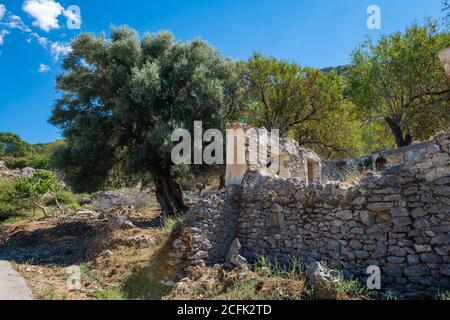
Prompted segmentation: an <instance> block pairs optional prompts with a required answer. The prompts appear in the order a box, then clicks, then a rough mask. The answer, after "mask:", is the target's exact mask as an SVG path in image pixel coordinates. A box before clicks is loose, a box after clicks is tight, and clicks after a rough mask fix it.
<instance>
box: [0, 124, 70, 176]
mask: <svg viewBox="0 0 450 320" xmlns="http://www.w3.org/2000/svg"><path fill="white" fill-rule="evenodd" d="M63 145H64V141H61V140H58V141H55V142H51V143H47V144H36V145H31V144H28V143H27V142H25V141H23V140H22V138H20V137H19V136H18V135H16V134H13V133H7V132H0V159H1V160H3V161H5V164H6V166H7V167H8V168H9V169H22V168H25V167H32V168H35V169H49V168H50V163H49V159H50V157H51V155H52V154H53V152H54V151H55V150H56V149H58V148H60V147H61V146H63Z"/></svg>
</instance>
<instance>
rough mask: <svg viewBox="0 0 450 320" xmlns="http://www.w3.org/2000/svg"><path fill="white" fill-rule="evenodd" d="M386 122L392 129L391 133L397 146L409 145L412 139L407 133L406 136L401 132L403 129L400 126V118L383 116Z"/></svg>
mask: <svg viewBox="0 0 450 320" xmlns="http://www.w3.org/2000/svg"><path fill="white" fill-rule="evenodd" d="M385 121H386V123H387V124H388V126H389V128H390V129H391V131H392V134H393V135H394V138H395V142H396V144H397V147H399V148H401V147H406V146H409V145H410V144H411V143H412V141H411V140H412V139H411V137H410V135H409V134H407V135H406V136H405V135H404V133H403V129H402V127H401V126H400V120H399V119H396V118H389V117H387V118H385Z"/></svg>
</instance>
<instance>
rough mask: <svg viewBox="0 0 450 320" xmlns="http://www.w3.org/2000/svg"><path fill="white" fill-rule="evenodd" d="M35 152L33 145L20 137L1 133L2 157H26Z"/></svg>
mask: <svg viewBox="0 0 450 320" xmlns="http://www.w3.org/2000/svg"><path fill="white" fill-rule="evenodd" d="M32 152H33V148H32V147H31V145H29V144H28V143H26V142H25V141H23V140H22V139H21V138H20V137H19V136H18V135H16V134H14V133H9V132H0V157H2V158H3V157H14V158H20V157H25V156H27V155H29V154H31V153H32Z"/></svg>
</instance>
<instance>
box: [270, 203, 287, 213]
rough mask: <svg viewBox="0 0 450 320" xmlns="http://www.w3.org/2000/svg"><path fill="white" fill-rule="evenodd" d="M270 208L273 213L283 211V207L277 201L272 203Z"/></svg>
mask: <svg viewBox="0 0 450 320" xmlns="http://www.w3.org/2000/svg"><path fill="white" fill-rule="evenodd" d="M271 210H272V212H273V213H281V212H283V210H284V208H283V207H282V206H280V205H279V204H278V203H274V204H273V206H272V209H271Z"/></svg>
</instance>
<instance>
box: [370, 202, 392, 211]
mask: <svg viewBox="0 0 450 320" xmlns="http://www.w3.org/2000/svg"><path fill="white" fill-rule="evenodd" d="M393 206H394V205H393V204H392V203H390V202H375V203H369V204H368V205H367V209H369V210H370V211H374V212H383V211H388V210H389V209H391V208H392V207H393Z"/></svg>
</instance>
